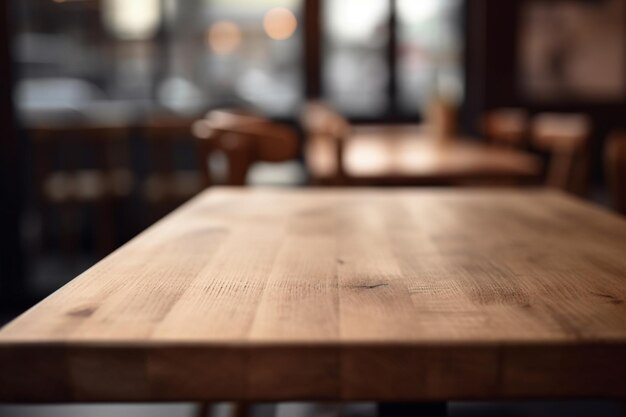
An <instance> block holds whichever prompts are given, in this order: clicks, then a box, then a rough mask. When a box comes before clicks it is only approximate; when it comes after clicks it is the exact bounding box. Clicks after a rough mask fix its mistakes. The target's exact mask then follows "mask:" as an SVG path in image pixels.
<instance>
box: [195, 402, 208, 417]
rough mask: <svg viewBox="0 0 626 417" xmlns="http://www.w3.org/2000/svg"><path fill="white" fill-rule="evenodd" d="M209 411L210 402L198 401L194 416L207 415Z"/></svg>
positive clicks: (206, 416) (204, 416) (205, 416)
mask: <svg viewBox="0 0 626 417" xmlns="http://www.w3.org/2000/svg"><path fill="white" fill-rule="evenodd" d="M210 411H211V403H206V402H204V403H199V404H198V408H197V411H196V417H209V414H210Z"/></svg>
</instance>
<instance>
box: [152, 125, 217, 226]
mask: <svg viewBox="0 0 626 417" xmlns="http://www.w3.org/2000/svg"><path fill="white" fill-rule="evenodd" d="M192 126H193V120H189V119H174V118H165V119H154V120H151V121H148V122H147V123H146V124H144V125H143V126H142V127H141V137H142V139H143V143H144V145H145V150H146V152H145V155H146V156H147V163H146V164H145V165H146V167H147V173H146V175H145V176H144V178H143V180H142V183H141V195H142V197H143V199H144V201H145V203H146V204H147V206H148V212H149V216H148V217H149V221H150V222H154V221H156V220H157V219H159V218H160V217H162V216H164V215H165V214H167V213H169V212H170V211H172V210H173V209H175V208H176V207H178V206H179V205H180V204H182V203H184V202H185V201H187V200H188V199H190V198H191V197H193V196H194V195H196V194H198V193H199V192H200V191H202V190H203V189H205V188H206V187H208V186H210V185H211V184H212V180H211V175H210V171H209V170H208V168H207V164H208V156H209V154H210V149H209V148H207V147H206V146H204V145H205V144H204V143H201V142H198V141H197V140H196V138H195V137H194V135H193V133H192ZM185 156H186V157H185Z"/></svg>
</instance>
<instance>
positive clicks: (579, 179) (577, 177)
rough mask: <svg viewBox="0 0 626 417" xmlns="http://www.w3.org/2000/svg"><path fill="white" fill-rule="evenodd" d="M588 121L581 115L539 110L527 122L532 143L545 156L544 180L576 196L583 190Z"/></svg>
mask: <svg viewBox="0 0 626 417" xmlns="http://www.w3.org/2000/svg"><path fill="white" fill-rule="evenodd" d="M590 135H591V121H590V120H589V117H588V116H586V115H584V114H557V113H543V114H539V115H537V116H535V117H534V118H533V120H532V123H531V141H532V145H533V146H534V147H535V148H536V149H538V150H541V151H544V152H547V153H548V155H549V164H548V172H547V177H546V183H547V185H548V186H551V187H555V188H559V189H562V190H564V191H568V192H571V193H574V194H578V195H584V194H585V193H586V192H587V186H588V176H589V162H590V159H589V141H590Z"/></svg>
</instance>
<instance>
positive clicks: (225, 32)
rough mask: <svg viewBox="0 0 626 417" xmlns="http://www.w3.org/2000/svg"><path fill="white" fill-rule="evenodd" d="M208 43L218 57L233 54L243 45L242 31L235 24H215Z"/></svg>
mask: <svg viewBox="0 0 626 417" xmlns="http://www.w3.org/2000/svg"><path fill="white" fill-rule="evenodd" d="M207 42H208V44H209V47H210V48H211V49H212V50H213V52H214V53H216V54H218V55H228V54H231V53H233V52H235V51H236V50H237V48H238V47H239V45H240V44H241V29H240V28H239V26H238V25H237V24H236V23H233V22H229V21H219V22H215V23H213V24H212V25H211V27H210V28H209V32H208V36H207Z"/></svg>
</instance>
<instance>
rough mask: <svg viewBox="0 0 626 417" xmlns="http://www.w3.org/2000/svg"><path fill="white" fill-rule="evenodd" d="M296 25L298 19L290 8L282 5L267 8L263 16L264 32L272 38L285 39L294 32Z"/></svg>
mask: <svg viewBox="0 0 626 417" xmlns="http://www.w3.org/2000/svg"><path fill="white" fill-rule="evenodd" d="M297 27H298V20H297V19H296V16H294V14H293V13H292V12H291V10H289V9H286V8H284V7H275V8H273V9H271V10H269V11H268V12H267V13H266V14H265V17H264V18H263V28H264V29H265V33H266V34H267V36H269V37H270V38H272V39H275V40H285V39H289V38H290V37H291V35H293V34H294V32H295V31H296V28H297Z"/></svg>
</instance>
